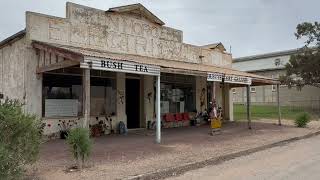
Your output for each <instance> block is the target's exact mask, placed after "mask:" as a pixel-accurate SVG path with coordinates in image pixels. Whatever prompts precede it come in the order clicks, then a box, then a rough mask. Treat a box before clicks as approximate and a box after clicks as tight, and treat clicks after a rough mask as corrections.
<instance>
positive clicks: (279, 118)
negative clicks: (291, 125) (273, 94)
mask: <svg viewBox="0 0 320 180" xmlns="http://www.w3.org/2000/svg"><path fill="white" fill-rule="evenodd" d="M277 103H278V125H279V126H281V108H280V85H279V84H277Z"/></svg>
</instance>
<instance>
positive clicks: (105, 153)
mask: <svg viewBox="0 0 320 180" xmlns="http://www.w3.org/2000/svg"><path fill="white" fill-rule="evenodd" d="M283 124H284V125H282V126H278V125H276V120H259V121H255V122H253V123H252V127H253V129H252V130H248V128H247V124H246V122H232V123H227V124H224V125H223V129H222V133H221V134H220V135H215V136H211V135H209V132H210V129H209V126H200V127H182V128H172V129H164V130H163V131H162V143H161V144H160V145H159V144H156V143H154V139H155V134H154V132H153V131H147V130H145V131H138V132H131V133H129V134H128V135H127V136H122V135H110V136H104V137H99V138H95V139H94V146H93V152H92V155H91V158H90V160H89V163H88V165H87V166H88V167H87V168H84V169H83V170H82V171H77V172H71V173H67V172H66V171H65V170H66V169H67V168H68V167H70V166H72V165H74V161H73V159H72V156H71V154H70V152H69V150H68V146H67V144H66V143H65V141H64V140H52V141H49V142H47V143H44V144H43V145H42V148H41V152H40V159H39V161H38V162H37V163H36V164H35V165H34V166H33V167H30V168H29V169H28V172H29V174H30V175H32V176H33V177H34V178H36V179H50V180H55V179H59V180H64V179H73V180H78V179H98V180H99V179H124V178H128V177H131V176H135V175H138V174H144V173H149V172H154V171H158V170H161V169H167V168H172V167H177V166H181V165H185V164H189V163H191V162H192V163H194V162H200V161H204V160H207V159H210V158H213V157H218V156H222V155H226V154H230V153H235V152H239V151H243V150H247V149H251V148H256V147H259V146H262V145H267V144H271V143H274V142H278V141H281V140H285V139H289V138H292V137H297V136H303V135H306V134H309V133H312V132H316V131H319V130H320V122H318V121H313V122H311V123H310V124H309V126H308V127H307V128H296V127H294V126H293V124H292V122H291V121H284V123H283Z"/></svg>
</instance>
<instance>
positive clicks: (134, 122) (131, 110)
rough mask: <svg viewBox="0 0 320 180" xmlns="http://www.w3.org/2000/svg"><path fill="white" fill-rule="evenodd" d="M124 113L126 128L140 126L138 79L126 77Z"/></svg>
mask: <svg viewBox="0 0 320 180" xmlns="http://www.w3.org/2000/svg"><path fill="white" fill-rule="evenodd" d="M126 114H127V126H128V129H135V128H140V80H139V79H128V78H127V79H126Z"/></svg>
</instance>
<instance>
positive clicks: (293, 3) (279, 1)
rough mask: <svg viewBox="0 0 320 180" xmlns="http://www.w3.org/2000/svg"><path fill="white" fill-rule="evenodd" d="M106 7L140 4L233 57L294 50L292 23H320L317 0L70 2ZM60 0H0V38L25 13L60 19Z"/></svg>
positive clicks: (189, 37)
mask: <svg viewBox="0 0 320 180" xmlns="http://www.w3.org/2000/svg"><path fill="white" fill-rule="evenodd" d="M70 1H71V2H74V3H78V4H82V5H87V6H91V7H95V8H98V9H104V10H107V9H109V8H110V7H115V6H119V5H126V4H132V3H137V2H140V3H141V4H143V5H144V6H145V7H146V8H148V9H149V10H150V11H151V12H153V13H154V14H155V15H156V16H158V17H159V18H160V19H161V20H162V21H164V22H165V23H166V26H169V27H173V28H176V29H180V30H182V31H183V33H184V42H186V43H191V44H195V45H205V44H209V43H215V42H222V43H223V44H224V45H225V47H226V49H227V51H229V49H230V46H231V47H232V54H233V57H241V56H248V55H254V54H260V53H267V52H273V51H279V50H286V49H292V48H298V47H301V46H302V43H303V41H298V40H296V39H295V37H294V32H295V28H296V25H297V24H298V23H301V22H304V21H310V22H314V21H320V11H319V7H320V0H242V1H239V0H140V1H138V0H70ZM65 3H66V1H65V0H0V41H1V40H3V39H5V38H6V37H8V36H10V35H12V34H14V33H16V32H17V31H20V30H22V29H24V28H25V11H34V12H40V13H45V14H50V15H54V16H60V17H65Z"/></svg>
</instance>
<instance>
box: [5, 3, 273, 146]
mask: <svg viewBox="0 0 320 180" xmlns="http://www.w3.org/2000/svg"><path fill="white" fill-rule="evenodd" d="M231 63H232V57H231V54H229V53H226V52H225V49H224V47H223V45H222V44H221V43H213V44H209V45H204V46H195V45H191V44H186V43H183V33H182V31H180V30H177V29H173V28H170V27H166V26H164V22H163V21H161V20H160V19H159V18H158V17H156V16H155V15H154V14H153V13H151V12H150V11H149V10H147V9H146V8H145V7H144V6H142V5H141V4H133V5H127V6H121V7H115V8H110V9H109V10H107V11H105V10H99V9H94V8H90V7H86V6H82V5H78V4H74V3H67V8H66V18H62V17H54V16H50V15H45V14H39V13H35V12H26V29H25V30H23V31H21V32H19V33H17V34H15V35H13V36H11V37H9V38H7V39H5V40H4V41H2V42H1V43H0V93H1V94H2V96H3V97H4V98H5V97H8V98H11V99H18V100H20V101H21V102H23V103H24V104H25V106H24V110H25V111H26V112H30V113H34V114H36V115H37V116H38V117H41V118H42V119H43V121H44V122H45V123H46V124H47V126H46V127H45V134H52V133H56V132H58V131H59V129H60V128H61V127H59V122H61V121H62V120H76V121H79V123H80V124H81V125H82V126H84V127H88V126H89V124H91V125H93V124H96V123H97V122H98V121H99V120H100V119H105V118H106V117H111V118H112V120H113V121H112V126H113V127H114V129H117V127H118V124H119V122H120V121H122V122H124V123H125V124H126V125H127V127H128V128H132V129H134V128H146V127H147V125H148V122H156V123H157V140H158V141H159V137H160V121H161V117H162V115H165V114H168V113H171V114H174V115H177V117H178V114H179V113H184V114H187V115H189V114H190V113H192V112H202V111H205V110H206V109H207V106H208V104H207V102H208V101H209V99H210V100H211V99H212V98H215V101H217V104H218V105H219V106H221V107H222V108H223V112H224V119H225V120H232V119H233V113H232V104H233V103H232V99H231V98H230V96H229V91H230V88H231V87H233V86H245V85H251V84H252V85H264V84H273V83H276V81H274V80H273V79H271V78H267V77H263V76H258V75H254V74H249V73H245V72H241V71H237V70H233V69H231ZM208 87H210V89H209V88H208ZM208 92H209V93H208ZM209 95H210V96H209Z"/></svg>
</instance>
